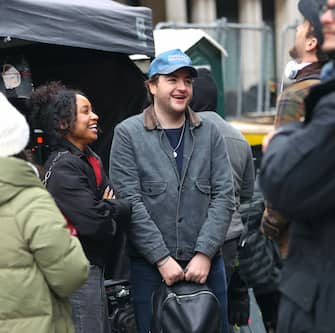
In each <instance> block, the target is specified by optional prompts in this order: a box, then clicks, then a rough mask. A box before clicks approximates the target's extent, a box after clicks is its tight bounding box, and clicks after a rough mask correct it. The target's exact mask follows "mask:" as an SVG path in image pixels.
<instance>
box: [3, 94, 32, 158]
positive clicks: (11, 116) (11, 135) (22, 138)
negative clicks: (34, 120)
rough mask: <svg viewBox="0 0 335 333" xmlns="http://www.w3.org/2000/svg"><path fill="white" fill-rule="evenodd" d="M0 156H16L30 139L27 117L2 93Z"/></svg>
mask: <svg viewBox="0 0 335 333" xmlns="http://www.w3.org/2000/svg"><path fill="white" fill-rule="evenodd" d="M0 118H1V121H0V157H7V156H14V155H16V154H18V153H20V152H22V151H23V149H24V148H25V147H26V146H27V144H28V141H29V125H28V123H27V121H26V118H25V117H24V115H23V114H21V113H20V112H19V111H18V110H17V109H16V108H15V107H14V106H13V105H12V104H11V103H10V102H9V101H8V100H7V98H6V97H5V95H4V94H2V93H0Z"/></svg>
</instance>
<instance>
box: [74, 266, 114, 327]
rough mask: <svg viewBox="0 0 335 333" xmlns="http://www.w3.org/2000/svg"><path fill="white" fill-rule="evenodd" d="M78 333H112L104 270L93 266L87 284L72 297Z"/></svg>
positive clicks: (75, 325)
mask: <svg viewBox="0 0 335 333" xmlns="http://www.w3.org/2000/svg"><path fill="white" fill-rule="evenodd" d="M70 303H71V306H72V318H73V323H74V328H75V332H76V333H93V332H94V333H110V328H109V322H108V309H107V298H106V292H105V287H104V277H103V270H102V269H101V268H100V267H98V266H95V265H91V267H90V273H89V277H88V279H87V281H86V282H85V284H84V285H83V286H82V287H81V288H79V289H78V290H77V291H76V292H75V293H73V294H72V296H71V297H70Z"/></svg>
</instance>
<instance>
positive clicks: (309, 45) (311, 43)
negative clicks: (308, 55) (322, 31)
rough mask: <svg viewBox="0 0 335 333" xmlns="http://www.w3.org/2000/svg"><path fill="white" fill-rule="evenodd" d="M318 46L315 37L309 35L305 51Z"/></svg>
mask: <svg viewBox="0 0 335 333" xmlns="http://www.w3.org/2000/svg"><path fill="white" fill-rule="evenodd" d="M317 47H318V40H317V39H316V38H315V37H310V38H308V39H307V41H306V51H309V52H310V51H313V50H316V48H317Z"/></svg>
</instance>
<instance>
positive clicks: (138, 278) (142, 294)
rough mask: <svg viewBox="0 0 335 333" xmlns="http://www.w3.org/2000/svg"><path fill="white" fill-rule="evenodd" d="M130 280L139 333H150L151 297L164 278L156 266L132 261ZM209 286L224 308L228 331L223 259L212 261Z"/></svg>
mask: <svg viewBox="0 0 335 333" xmlns="http://www.w3.org/2000/svg"><path fill="white" fill-rule="evenodd" d="M130 279H131V284H132V290H133V302H134V309H135V317H136V324H137V329H138V333H148V332H149V330H150V322H151V313H152V310H151V296H152V293H153V291H154V290H155V289H157V288H158V287H159V286H160V284H161V283H162V277H161V275H160V273H159V271H158V270H157V268H156V267H155V266H152V265H150V264H148V263H147V262H145V261H144V260H131V262H130ZM206 283H207V285H208V286H209V287H210V288H211V289H212V290H213V292H214V294H215V295H216V297H217V298H218V299H219V301H220V303H221V306H222V330H221V333H227V332H229V330H228V312H227V283H226V273H225V268H224V263H223V259H222V258H221V257H216V258H215V259H213V261H212V265H211V269H210V272H209V275H208V278H207V282H206Z"/></svg>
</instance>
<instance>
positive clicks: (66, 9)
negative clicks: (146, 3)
mask: <svg viewBox="0 0 335 333" xmlns="http://www.w3.org/2000/svg"><path fill="white" fill-rule="evenodd" d="M0 13H1V20H0V36H3V37H7V36H9V37H11V38H16V39H22V40H26V41H32V42H41V43H48V44H56V45H64V46H74V47H82V48H88V49H96V50H102V51H110V52H120V53H125V54H133V53H141V54H146V55H148V56H153V55H154V52H155V50H154V42H153V35H152V18H151V10H150V9H149V8H146V7H132V6H126V5H122V4H120V3H117V2H114V1H111V0H0ZM6 41H8V39H5V41H2V43H1V44H2V47H3V46H5V45H4V43H5V42H6ZM7 46H10V43H8V45H7Z"/></svg>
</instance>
